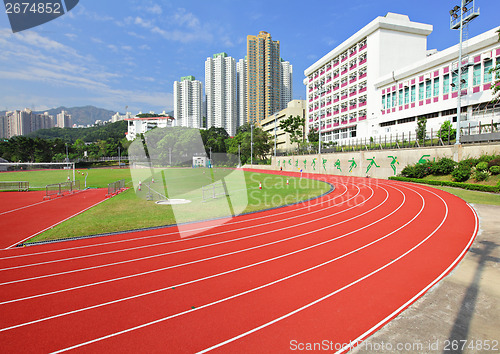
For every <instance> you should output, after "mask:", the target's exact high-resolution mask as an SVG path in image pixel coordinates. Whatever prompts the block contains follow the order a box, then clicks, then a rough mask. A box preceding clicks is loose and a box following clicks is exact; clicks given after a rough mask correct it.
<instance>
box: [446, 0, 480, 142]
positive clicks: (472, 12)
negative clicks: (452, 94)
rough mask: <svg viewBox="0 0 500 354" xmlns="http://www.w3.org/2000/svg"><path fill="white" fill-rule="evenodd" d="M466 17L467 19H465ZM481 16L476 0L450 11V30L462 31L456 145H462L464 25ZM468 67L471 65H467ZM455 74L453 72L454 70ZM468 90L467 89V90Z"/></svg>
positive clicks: (469, 0) (465, 1)
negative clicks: (457, 21) (458, 20)
mask: <svg viewBox="0 0 500 354" xmlns="http://www.w3.org/2000/svg"><path fill="white" fill-rule="evenodd" d="M471 3H472V7H469V8H468V9H467V6H468V5H470V4H471ZM458 12H460V22H459V23H458V24H457V23H456V21H455V20H457V19H458ZM464 15H465V18H464ZM477 16H479V9H477V10H476V7H475V0H460V7H459V6H455V7H453V9H451V10H450V29H458V30H460V42H459V45H458V63H457V64H458V65H457V70H458V77H457V79H458V82H457V90H458V94H457V137H456V142H455V145H460V135H461V127H460V125H461V124H460V121H461V116H462V42H463V27H464V24H467V23H469V22H470V21H472V20H473V19H474V18H476V17H477ZM466 65H469V63H467V64H466ZM452 72H453V70H452ZM466 89H467V88H466Z"/></svg>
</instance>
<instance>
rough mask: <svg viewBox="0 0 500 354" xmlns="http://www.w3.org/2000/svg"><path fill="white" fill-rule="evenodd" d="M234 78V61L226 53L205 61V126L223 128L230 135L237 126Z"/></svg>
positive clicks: (234, 132)
mask: <svg viewBox="0 0 500 354" xmlns="http://www.w3.org/2000/svg"><path fill="white" fill-rule="evenodd" d="M236 79H237V75H236V61H235V59H234V58H232V57H229V56H228V55H227V54H226V53H219V54H214V55H213V58H207V60H206V61H205V95H206V107H207V108H206V113H207V116H206V118H207V128H210V127H216V128H224V129H226V131H227V133H228V134H229V135H230V136H234V135H236V128H237V90H236V83H237V81H236Z"/></svg>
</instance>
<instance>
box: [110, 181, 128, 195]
mask: <svg viewBox="0 0 500 354" xmlns="http://www.w3.org/2000/svg"><path fill="white" fill-rule="evenodd" d="M123 189H125V180H124V179H121V180H119V181H116V182H111V183H109V184H108V194H107V195H113V194H116V193H118V192H120V191H122V190H123Z"/></svg>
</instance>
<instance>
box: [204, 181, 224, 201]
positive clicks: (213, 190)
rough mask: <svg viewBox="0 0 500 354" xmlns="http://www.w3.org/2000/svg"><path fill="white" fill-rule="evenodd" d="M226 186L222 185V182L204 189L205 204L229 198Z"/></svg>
mask: <svg viewBox="0 0 500 354" xmlns="http://www.w3.org/2000/svg"><path fill="white" fill-rule="evenodd" d="M227 195H228V194H227V190H226V186H225V185H224V184H223V183H222V181H217V182H214V183H212V184H209V185H208V186H203V187H202V199H203V202H206V201H208V200H211V199H217V198H221V197H225V196H227Z"/></svg>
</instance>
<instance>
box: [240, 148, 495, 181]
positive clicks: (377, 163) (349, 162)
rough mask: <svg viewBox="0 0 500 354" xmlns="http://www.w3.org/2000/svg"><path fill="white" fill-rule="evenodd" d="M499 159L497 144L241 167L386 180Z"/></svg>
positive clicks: (331, 156) (298, 158) (340, 154)
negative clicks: (433, 167)
mask: <svg viewBox="0 0 500 354" xmlns="http://www.w3.org/2000/svg"><path fill="white" fill-rule="evenodd" d="M486 154H488V155H493V154H495V155H500V144H477V145H476V144H474V145H464V144H462V145H451V146H435V147H428V148H418V149H395V150H366V151H355V152H352V151H351V152H338V153H332V154H321V155H318V154H315V155H298V156H278V157H276V158H275V157H274V156H273V157H272V163H271V165H253V166H250V165H246V166H244V167H249V168H258V169H267V170H280V168H282V169H283V171H293V172H300V170H301V169H302V171H303V172H307V173H324V174H331V175H339V176H357V177H373V178H388V177H391V176H395V175H397V174H399V173H400V172H401V170H402V169H403V168H405V167H406V166H407V165H413V164H416V163H419V162H425V161H427V160H430V161H433V160H438V159H440V158H443V157H447V158H451V159H453V160H455V161H457V162H459V161H461V160H464V159H467V158H471V157H479V156H481V155H486Z"/></svg>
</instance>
